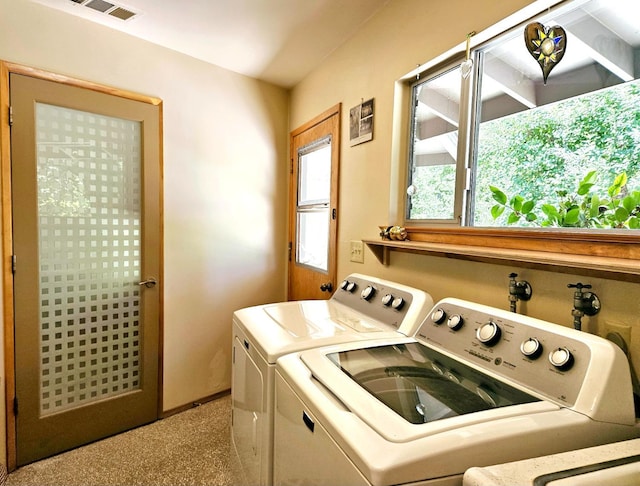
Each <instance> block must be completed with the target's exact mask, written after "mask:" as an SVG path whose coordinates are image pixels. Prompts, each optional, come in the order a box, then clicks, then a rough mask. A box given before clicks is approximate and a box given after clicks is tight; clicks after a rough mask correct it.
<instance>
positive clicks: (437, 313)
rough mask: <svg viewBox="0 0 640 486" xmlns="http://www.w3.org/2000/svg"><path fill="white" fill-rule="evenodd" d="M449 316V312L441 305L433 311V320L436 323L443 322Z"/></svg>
mask: <svg viewBox="0 0 640 486" xmlns="http://www.w3.org/2000/svg"><path fill="white" fill-rule="evenodd" d="M446 318H447V313H446V312H445V311H443V310H442V309H441V308H440V307H438V308H437V309H436V310H434V311H433V312H432V313H431V320H432V321H433V322H435V323H436V324H442V323H443V322H444V320H445V319H446Z"/></svg>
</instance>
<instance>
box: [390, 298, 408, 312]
mask: <svg viewBox="0 0 640 486" xmlns="http://www.w3.org/2000/svg"><path fill="white" fill-rule="evenodd" d="M404 303H405V300H404V299H403V298H402V297H396V298H395V299H393V302H391V307H392V308H393V309H395V310H400V309H402V308H403V307H404Z"/></svg>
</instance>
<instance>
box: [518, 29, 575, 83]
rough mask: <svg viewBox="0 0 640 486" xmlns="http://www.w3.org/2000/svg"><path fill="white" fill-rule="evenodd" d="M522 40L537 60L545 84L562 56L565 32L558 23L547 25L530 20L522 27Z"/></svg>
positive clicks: (565, 43)
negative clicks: (551, 25)
mask: <svg viewBox="0 0 640 486" xmlns="http://www.w3.org/2000/svg"><path fill="white" fill-rule="evenodd" d="M524 41H525V43H526V45H527V50H528V51H529V53H530V54H531V55H532V56H533V58H534V59H535V60H536V61H538V64H539V65H540V68H541V69H542V79H543V80H544V84H547V78H548V77H549V73H550V72H551V70H552V69H553V68H554V67H556V65H557V64H558V63H559V62H560V61H561V60H562V57H563V56H564V53H565V50H566V47H567V33H566V32H565V30H564V29H563V28H562V27H560V26H558V25H555V26H553V27H547V26H545V25H542V24H541V23H540V22H532V23H530V24H529V25H527V26H526V27H525V29H524Z"/></svg>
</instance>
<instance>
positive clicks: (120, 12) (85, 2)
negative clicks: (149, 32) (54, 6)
mask: <svg viewBox="0 0 640 486" xmlns="http://www.w3.org/2000/svg"><path fill="white" fill-rule="evenodd" d="M69 1H71V2H73V3H77V4H79V5H82V6H84V7H87V8H90V9H92V10H95V11H96V12H100V13H103V14H105V15H109V16H110V17H115V18H117V19H120V20H129V19H132V18H133V17H135V16H136V15H137V14H136V12H133V11H131V10H129V9H127V8H124V7H121V6H120V5H116V4H115V3H111V2H107V1H105V0H69Z"/></svg>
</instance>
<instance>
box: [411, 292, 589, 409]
mask: <svg viewBox="0 0 640 486" xmlns="http://www.w3.org/2000/svg"><path fill="white" fill-rule="evenodd" d="M588 336H589V339H590V338H596V339H599V338H597V337H595V336H591V335H588ZM415 337H416V338H417V339H418V340H419V341H421V342H424V343H425V344H428V345H431V346H433V347H435V348H438V349H441V350H444V351H445V352H447V353H450V354H453V355H455V356H457V357H460V358H462V359H463V360H465V361H467V362H471V363H473V364H475V365H477V366H479V367H482V368H483V369H485V370H488V371H491V372H493V373H496V374H498V375H501V376H504V377H506V378H508V379H509V380H510V381H513V382H515V383H519V384H521V385H522V386H524V387H526V388H528V389H533V390H536V391H538V392H539V393H541V394H542V395H544V396H546V397H548V398H551V399H553V400H554V401H556V402H561V403H563V404H566V405H568V406H571V405H573V404H574V403H575V401H576V400H577V397H578V394H579V392H580V390H581V388H582V386H583V382H584V381H585V377H586V373H587V369H588V367H589V363H590V361H591V358H592V350H591V348H590V346H589V345H588V343H587V342H585V341H586V340H588V339H587V337H586V336H585V334H584V333H581V332H580V331H575V330H574V329H571V328H567V327H563V326H559V325H556V324H551V323H548V322H544V321H539V320H537V319H533V318H530V317H527V316H523V315H520V314H515V313H511V312H507V311H502V310H500V309H494V308H491V307H486V306H481V305H479V304H473V303H470V302H465V301H459V300H457V299H444V300H443V301H441V302H439V303H438V304H437V305H436V306H435V307H434V308H433V309H432V311H431V313H430V315H429V316H427V318H426V319H425V320H424V322H423V323H422V325H421V326H420V328H419V329H418V331H417V333H416V335H415ZM450 371H453V372H455V370H450Z"/></svg>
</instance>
